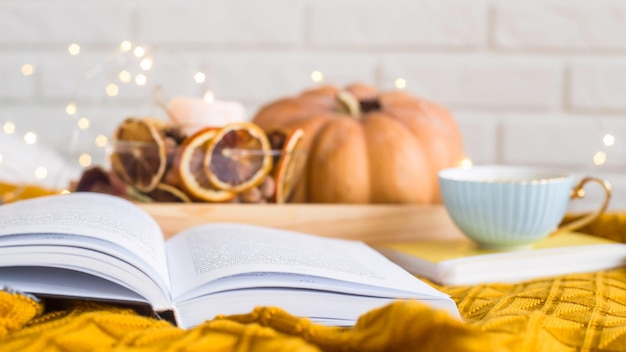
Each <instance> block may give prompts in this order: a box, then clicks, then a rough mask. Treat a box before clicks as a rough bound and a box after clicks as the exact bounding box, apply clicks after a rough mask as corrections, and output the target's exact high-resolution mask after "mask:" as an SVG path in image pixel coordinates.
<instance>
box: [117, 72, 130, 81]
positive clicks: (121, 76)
mask: <svg viewBox="0 0 626 352" xmlns="http://www.w3.org/2000/svg"><path fill="white" fill-rule="evenodd" d="M117 77H118V78H119V79H120V81H121V82H122V83H130V81H131V80H132V79H133V77H132V76H131V75H130V72H128V71H126V70H124V71H121V72H120V73H119V74H118V75H117Z"/></svg>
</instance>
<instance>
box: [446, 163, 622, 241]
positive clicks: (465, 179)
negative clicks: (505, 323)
mask: <svg viewBox="0 0 626 352" xmlns="http://www.w3.org/2000/svg"><path fill="white" fill-rule="evenodd" d="M575 181H576V180H575V177H574V175H573V174H571V173H568V172H564V171H559V170H548V169H543V168H536V167H526V166H508V165H484V166H472V167H469V168H463V167H457V168H450V169H444V170H441V171H440V172H439V184H440V188H441V195H442V199H443V202H444V205H445V207H446V209H447V211H448V213H449V215H450V217H451V218H452V220H453V222H454V223H455V224H456V226H457V227H458V228H459V229H460V230H461V231H462V232H463V233H464V234H465V235H466V236H468V237H469V238H471V239H472V240H474V241H475V242H477V243H478V244H479V245H481V246H482V247H486V248H514V247H524V246H528V245H530V244H532V243H534V242H536V241H538V240H541V239H543V238H545V237H547V236H548V235H550V234H551V233H554V232H555V231H557V229H559V227H558V226H559V224H560V223H561V221H562V220H563V217H564V216H565V213H566V211H567V209H568V204H569V202H570V199H571V198H572V196H577V197H582V192H581V191H580V190H581V189H582V186H583V185H584V184H585V183H586V182H587V181H596V182H599V183H601V184H602V185H603V187H604V189H605V190H606V199H605V202H604V204H603V205H602V207H601V209H600V210H599V211H596V212H595V213H593V214H589V215H588V216H586V217H584V219H581V220H584V221H581V222H580V223H577V224H575V226H570V227H568V230H573V229H574V227H580V226H582V225H584V224H587V223H589V222H590V221H592V220H593V219H595V218H596V217H597V216H599V215H600V213H602V212H604V211H605V210H606V206H607V204H608V199H609V198H610V186H609V185H608V183H607V182H606V181H605V180H601V179H596V178H586V179H584V180H583V181H581V182H579V183H578V185H576V186H574V183H575Z"/></svg>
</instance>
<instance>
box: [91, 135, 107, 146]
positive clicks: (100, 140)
mask: <svg viewBox="0 0 626 352" xmlns="http://www.w3.org/2000/svg"><path fill="white" fill-rule="evenodd" d="M93 143H94V144H95V145H96V147H98V148H104V147H106V146H107V144H108V143H109V138H107V136H105V135H103V134H99V135H98V136H97V137H96V139H94V141H93Z"/></svg>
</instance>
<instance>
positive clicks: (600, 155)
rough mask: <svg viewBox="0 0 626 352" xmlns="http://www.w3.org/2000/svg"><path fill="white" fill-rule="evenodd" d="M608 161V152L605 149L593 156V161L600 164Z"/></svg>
mask: <svg viewBox="0 0 626 352" xmlns="http://www.w3.org/2000/svg"><path fill="white" fill-rule="evenodd" d="M605 162H606V153H605V152H603V151H599V152H597V153H596V155H594V156H593V163H594V164H596V165H598V166H600V165H603V164H604V163H605Z"/></svg>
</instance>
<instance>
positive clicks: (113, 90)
mask: <svg viewBox="0 0 626 352" xmlns="http://www.w3.org/2000/svg"><path fill="white" fill-rule="evenodd" d="M105 91H106V93H107V95H108V96H110V97H115V96H117V95H118V94H119V92H120V89H119V87H118V86H117V85H115V84H113V83H109V84H108V85H107V87H106V89H105Z"/></svg>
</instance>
